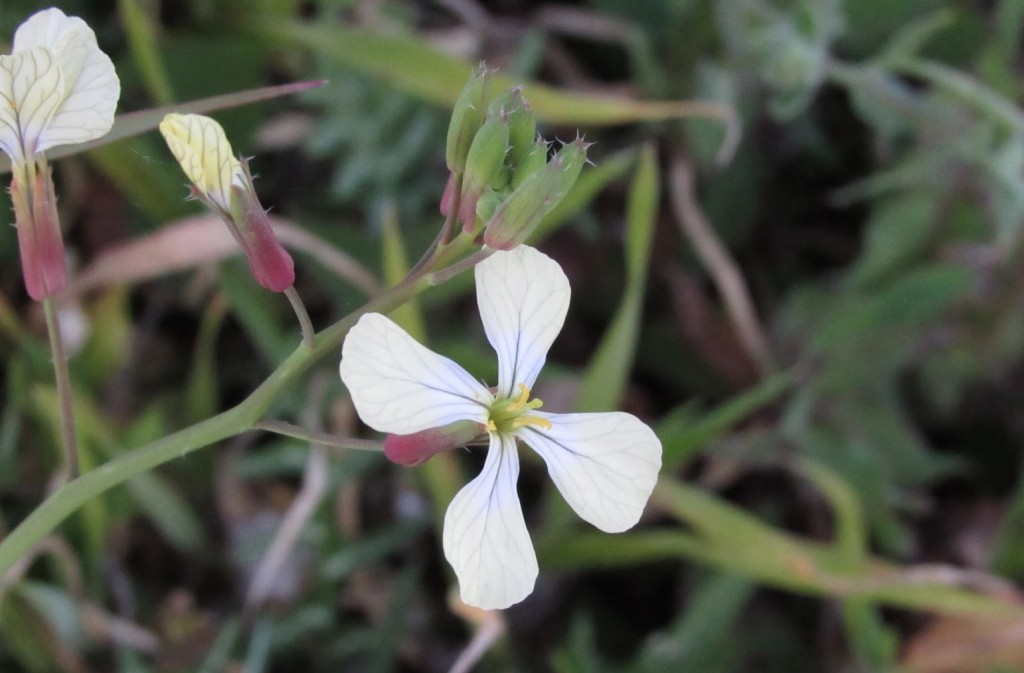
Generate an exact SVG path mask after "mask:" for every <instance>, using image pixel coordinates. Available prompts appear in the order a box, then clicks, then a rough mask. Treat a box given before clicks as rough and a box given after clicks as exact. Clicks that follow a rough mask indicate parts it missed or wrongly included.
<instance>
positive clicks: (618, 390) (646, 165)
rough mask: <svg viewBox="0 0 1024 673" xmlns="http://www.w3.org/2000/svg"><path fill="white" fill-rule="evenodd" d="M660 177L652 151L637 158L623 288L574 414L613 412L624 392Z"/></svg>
mask: <svg viewBox="0 0 1024 673" xmlns="http://www.w3.org/2000/svg"><path fill="white" fill-rule="evenodd" d="M659 183H660V175H659V172H658V163H657V158H656V157H655V153H654V147H653V146H650V145H648V146H647V147H645V148H644V150H643V151H642V152H641V154H640V159H639V161H638V163H637V170H636V175H635V176H634V178H633V184H632V186H631V188H630V192H629V200H628V202H627V205H626V208H627V214H626V288H625V292H624V294H623V297H622V302H621V303H620V304H619V307H618V309H617V310H616V312H615V315H614V317H613V318H612V323H611V326H610V327H609V328H608V331H607V332H605V335H604V338H603V339H602V340H601V343H600V345H599V346H598V348H597V352H596V353H595V354H594V357H593V359H592V360H591V362H590V365H589V366H588V367H587V371H586V372H585V373H584V375H583V380H582V382H581V384H580V394H579V397H578V398H577V399H576V410H577V411H607V410H609V409H616V408H618V406H619V402H620V401H621V400H622V396H623V393H624V392H625V388H626V383H627V379H628V376H629V372H630V369H631V368H632V366H633V358H634V356H635V355H636V345H637V341H638V339H639V335H640V319H641V309H642V308H643V297H644V290H645V288H646V285H647V265H648V260H649V258H650V254H651V241H652V240H653V234H654V223H655V221H656V219H657V213H658V196H659Z"/></svg>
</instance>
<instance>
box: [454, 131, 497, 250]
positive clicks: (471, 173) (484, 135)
mask: <svg viewBox="0 0 1024 673" xmlns="http://www.w3.org/2000/svg"><path fill="white" fill-rule="evenodd" d="M507 151H508V120H506V119H504V118H502V117H494V118H492V119H488V120H487V121H486V122H485V123H484V125H483V126H481V127H480V130H479V131H477V134H476V137H475V138H473V144H472V145H471V146H470V148H469V155H468V156H467V157H466V173H465V176H464V178H463V183H462V196H461V200H460V202H459V219H461V220H462V227H463V229H464V230H466V231H470V230H471V229H472V228H473V227H474V225H475V223H476V202H477V199H479V198H480V197H481V196H482V195H483V193H484V192H485V191H486V190H487V189H489V188H494V189H500V188H501V187H504V186H505V185H506V184H508V179H509V175H508V167H507V166H505V153H506V152H507Z"/></svg>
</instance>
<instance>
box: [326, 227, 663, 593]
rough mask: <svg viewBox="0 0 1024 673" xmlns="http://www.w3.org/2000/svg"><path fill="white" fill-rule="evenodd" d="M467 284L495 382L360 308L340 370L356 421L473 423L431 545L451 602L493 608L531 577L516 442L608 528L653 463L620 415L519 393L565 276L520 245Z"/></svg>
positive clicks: (644, 436)
mask: <svg viewBox="0 0 1024 673" xmlns="http://www.w3.org/2000/svg"><path fill="white" fill-rule="evenodd" d="M476 287H477V302H478V304H479V309H480V314H481V317H482V319H483V324H484V330H485V332H486V334H487V338H488V340H489V341H490V343H491V345H492V346H493V347H494V350H495V351H496V352H497V355H498V386H497V388H495V389H493V390H489V389H488V388H486V387H485V386H484V385H483V384H481V383H480V382H478V381H477V380H475V379H474V378H473V377H472V376H470V375H469V373H467V372H466V371H465V370H464V369H462V367H460V366H459V365H457V364H456V363H454V362H452V361H451V360H449V359H448V358H445V357H443V356H441V355H438V354H436V353H433V352H432V351H430V350H428V349H427V348H425V347H424V346H422V345H420V344H419V343H418V342H416V341H415V340H414V339H413V338H412V337H410V336H409V335H408V334H406V332H405V331H403V330H402V329H401V328H400V327H398V326H397V325H396V324H395V323H394V322H392V321H391V320H389V319H388V318H386V317H384V316H383V315H380V314H376V313H370V314H367V315H364V316H363V317H362V318H361V319H360V320H359V322H358V323H357V324H356V325H355V326H354V327H353V328H352V330H351V331H350V332H349V334H348V337H347V338H346V339H345V343H344V346H343V347H342V359H341V378H342V380H343V381H344V382H345V385H346V386H347V387H348V389H349V392H350V393H351V395H352V401H353V403H354V404H355V407H356V410H357V411H358V412H359V415H360V417H361V418H362V420H363V421H364V422H365V423H366V424H367V425H369V426H370V427H372V428H373V429H375V430H378V431H380V432H386V433H396V434H401V435H408V434H412V433H417V432H422V431H424V430H428V429H430V428H441V427H443V426H450V425H451V424H457V423H460V422H465V421H471V422H475V423H479V424H480V429H481V430H482V431H483V433H484V434H485V435H486V436H487V438H488V442H489V448H488V451H487V458H486V461H485V464H484V467H483V470H482V472H481V473H480V475H479V476H478V477H477V478H476V479H474V480H473V481H471V482H470V483H469V484H467V485H466V486H465V487H464V488H463V489H462V490H461V491H460V492H459V493H458V495H456V496H455V499H454V500H453V501H452V503H451V505H450V506H449V507H448V512H447V514H446V515H445V521H444V534H443V546H444V553H445V556H446V557H447V559H448V561H449V563H451V565H452V567H453V568H454V569H455V573H456V575H457V576H458V579H459V585H460V588H461V595H462V600H463V601H464V602H466V603H468V604H470V605H475V606H478V607H481V608H487V609H498V608H504V607H508V606H509V605H512V604H513V603H517V602H519V601H521V600H523V599H524V598H525V597H526V596H527V595H529V593H530V592H531V591H532V589H533V585H534V581H535V579H536V576H537V558H536V555H535V553H534V550H533V545H532V543H531V540H530V535H529V532H528V531H527V529H526V523H525V521H524V520H523V512H522V508H521V506H520V504H519V497H518V495H517V492H516V481H517V479H518V475H519V454H518V452H517V448H516V443H517V440H522V441H523V442H525V443H526V444H528V445H529V446H531V447H532V448H533V450H534V451H536V452H537V453H538V454H540V456H541V457H542V458H543V459H544V461H545V462H546V463H547V467H548V472H549V474H550V475H551V478H552V480H553V481H554V482H555V486H557V488H558V490H559V491H560V492H561V493H562V496H563V497H564V498H565V499H566V501H567V502H568V503H569V505H571V506H572V508H573V509H574V510H575V511H576V513H577V514H579V515H580V517H582V518H583V519H585V520H586V521H588V522H590V523H592V524H593V525H595V526H597V527H598V528H600V529H601V530H603V531H606V532H610V533H615V532H621V531H624V530H626V529H628V528H630V527H632V526H633V525H634V524H635V523H636V522H637V521H638V520H639V518H640V515H641V513H642V512H643V508H644V505H645V504H646V502H647V499H648V497H649V496H650V494H651V491H652V489H653V488H654V484H655V482H656V480H657V475H658V471H659V469H660V468H661V443H660V441H659V440H658V438H657V436H656V435H655V434H654V432H653V431H652V430H651V429H650V428H649V427H648V426H647V425H645V424H644V423H642V422H641V421H640V420H639V419H637V418H636V417H635V416H632V415H630V414H626V413H622V412H611V413H590V414H550V413H544V412H541V411H538V410H537V409H538V408H539V407H540V406H541V403H540V400H530V389H531V388H532V387H533V384H534V382H535V381H536V379H537V375H538V374H539V373H540V370H541V367H542V366H543V364H544V360H545V358H546V357H547V352H548V349H549V348H550V346H551V344H552V342H553V341H554V339H555V337H556V336H557V335H558V332H559V331H560V330H561V328H562V324H563V322H564V321H565V315H566V311H567V310H568V307H569V282H568V279H567V278H566V277H565V274H564V273H563V272H562V269H561V268H560V267H559V266H558V264H557V263H555V262H554V261H553V260H552V259H550V258H549V257H547V256H546V255H544V254H542V253H540V252H538V251H537V250H534V249H533V248H529V247H527V246H519V247H518V248H515V249H514V250H512V251H510V252H497V253H495V254H494V255H492V256H491V257H489V258H488V259H486V260H485V261H483V262H482V263H480V264H479V265H477V267H476Z"/></svg>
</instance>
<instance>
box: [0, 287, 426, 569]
mask: <svg viewBox="0 0 1024 673" xmlns="http://www.w3.org/2000/svg"><path fill="white" fill-rule="evenodd" d="M430 285H431V282H430V279H429V278H428V277H427V275H426V274H425V273H420V274H417V275H410V276H408V277H407V278H406V279H405V280H404V281H402V282H401V283H399V284H398V285H396V286H394V287H393V288H391V289H390V290H388V291H387V292H385V293H384V294H382V295H381V296H379V297H377V298H375V299H373V300H371V301H370V302H368V303H367V304H366V305H365V306H363V307H362V308H360V309H358V310H356V311H354V312H353V313H350V314H349V315H347V316H346V317H344V318H342V319H341V320H339V321H338V322H336V323H334V324H333V325H331V326H330V327H328V328H327V329H325V330H323V331H322V332H320V333H319V334H318V335H316V339H315V342H314V345H313V347H312V348H309V347H307V346H306V345H304V344H303V345H302V346H299V347H298V348H297V349H296V350H295V351H294V352H293V353H292V354H291V355H290V356H288V358H287V359H286V360H285V361H284V362H283V363H282V364H281V366H279V367H278V368H277V369H276V370H275V371H274V372H273V373H272V374H271V375H270V376H269V377H268V378H267V380H266V381H264V382H263V383H262V384H261V385H260V386H259V387H258V388H256V390H254V391H253V392H252V394H250V395H249V397H247V398H246V399H245V400H243V401H242V402H240V403H239V404H238V405H237V406H235V407H233V408H231V409H228V410H227V411H223V412H221V413H219V414H217V415H216V416H213V417H211V418H208V419H206V420H205V421H201V422H200V423H197V424H196V425H192V426H190V427H187V428H184V429H183V430H179V431H178V432H175V433H173V434H171V435H168V436H166V437H162V438H160V439H158V440H156V441H153V442H150V443H149V444H145V445H143V446H141V447H139V448H137V449H134V450H133V451H130V452H128V453H126V454H124V455H122V456H121V457H119V458H116V459H114V460H112V461H110V462H108V463H106V464H104V465H102V466H100V467H98V468H96V469H94V470H90V471H89V472H86V473H85V474H83V475H81V476H80V477H78V478H77V479H74V480H72V481H70V482H68V483H66V484H64V485H63V486H61V487H60V488H58V489H57V490H56V491H54V492H53V493H52V494H51V495H50V496H49V497H48V498H47V499H46V500H45V501H43V503H42V504H41V505H40V506H39V507H37V508H36V509H35V510H34V511H33V512H32V513H31V514H29V515H28V517H26V518H25V520H24V521H22V522H21V524H19V525H18V527H17V528H15V529H14V530H13V531H11V533H10V535H8V536H7V537H6V538H4V539H3V540H2V541H0V576H2V575H3V574H4V573H6V572H7V570H8V569H9V568H10V567H11V566H12V565H13V564H14V563H15V562H16V561H17V560H18V558H20V557H21V555H22V554H24V553H26V552H27V551H28V550H29V549H31V548H32V545H34V544H35V543H36V542H37V541H39V540H40V539H41V538H42V537H43V536H45V535H46V534H48V533H49V532H50V531H52V530H53V529H54V528H56V527H57V526H58V525H59V524H60V523H61V522H62V521H64V519H66V518H67V517H68V516H70V515H71V514H72V513H73V512H74V511H75V510H77V509H78V508H79V507H81V506H82V505H84V504H85V503H86V502H88V501H89V500H91V499H92V498H95V497H96V496H97V495H99V494H100V493H103V492H104V491H106V490H108V489H110V488H112V487H114V486H117V485H118V484H121V483H123V482H124V481H126V480H127V479H129V478H130V477H132V476H134V475H136V474H138V473H140V472H144V471H146V470H150V469H153V468H154V467H157V466H158V465H162V464H163V463H166V462H169V461H171V460H174V459H175V458H181V457H184V456H186V455H187V454H189V453H191V452H192V451H195V450H196V449H200V448H202V447H204V446H209V445H210V444H213V443H214V442H218V441H220V440H222V439H226V438H228V437H232V436H234V435H237V434H239V433H241V432H244V431H245V430H248V429H250V428H252V426H253V425H255V424H256V423H257V422H259V420H260V419H261V418H262V417H263V416H264V415H265V414H266V412H267V410H268V409H269V408H270V406H271V404H273V402H274V400H276V399H277V397H278V396H279V395H280V394H281V393H282V392H284V391H285V390H286V389H287V388H288V387H289V386H291V385H292V384H294V383H295V382H296V381H297V380H298V379H299V377H300V376H302V375H303V374H304V373H305V372H306V371H307V370H308V369H309V368H310V367H311V366H312V365H313V364H314V363H316V362H317V361H318V360H320V359H321V358H323V357H325V356H326V355H328V354H331V353H334V354H337V352H338V349H339V347H340V346H341V342H342V341H343V340H344V339H345V335H346V334H348V331H349V329H351V328H352V326H353V325H355V323H356V321H357V320H359V318H360V317H362V316H363V314H365V313H369V312H382V313H386V312H388V311H391V310H393V309H395V308H397V307H398V306H400V305H401V304H403V303H404V302H406V301H408V300H409V299H411V298H412V297H414V296H416V295H417V294H419V293H420V292H422V291H423V290H424V289H426V288H428V287H430Z"/></svg>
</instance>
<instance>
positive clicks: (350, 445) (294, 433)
mask: <svg viewBox="0 0 1024 673" xmlns="http://www.w3.org/2000/svg"><path fill="white" fill-rule="evenodd" d="M252 427H253V430H264V431H266V432H273V433H274V434H277V435H284V436H285V437H293V438H295V439H301V440H304V441H307V442H309V443H311V444H323V445H324V446H329V447H331V448H334V449H354V450H356V451H377V452H380V451H383V450H384V445H383V444H382V443H381V442H375V441H373V440H370V439H356V438H354V437H338V436H337V435H332V434H331V433H329V432H317V431H316V430H307V429H306V428H304V427H302V426H301V425H293V424H292V423H286V422H284V421H277V420H274V419H269V418H268V419H264V420H262V421H257V422H256V423H255V424H253V426H252Z"/></svg>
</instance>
